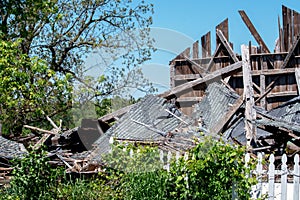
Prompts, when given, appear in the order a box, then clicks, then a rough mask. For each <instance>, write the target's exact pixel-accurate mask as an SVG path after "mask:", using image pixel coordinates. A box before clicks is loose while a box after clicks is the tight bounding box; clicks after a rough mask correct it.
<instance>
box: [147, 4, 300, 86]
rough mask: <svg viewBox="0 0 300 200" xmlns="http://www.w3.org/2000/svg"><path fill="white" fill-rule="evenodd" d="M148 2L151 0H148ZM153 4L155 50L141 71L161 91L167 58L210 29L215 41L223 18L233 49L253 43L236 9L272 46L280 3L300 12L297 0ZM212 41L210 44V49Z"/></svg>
mask: <svg viewBox="0 0 300 200" xmlns="http://www.w3.org/2000/svg"><path fill="white" fill-rule="evenodd" d="M149 2H150V1H149ZM152 2H153V4H154V15H153V25H152V29H153V30H154V31H153V32H154V33H153V36H154V38H155V39H156V41H157V43H156V47H157V49H158V50H157V51H156V52H155V53H154V55H153V58H152V60H150V61H149V62H147V63H146V64H145V65H144V66H143V69H144V74H145V76H146V77H148V78H149V79H150V80H151V81H153V82H154V83H155V84H156V85H157V86H158V85H160V91H163V90H165V89H167V88H168V84H169V82H168V81H169V68H168V63H169V61H170V60H171V59H172V58H174V57H175V56H176V54H178V53H180V52H181V51H183V50H184V49H185V48H187V47H189V46H191V44H192V43H193V42H194V41H196V40H200V38H201V36H202V35H204V34H206V33H207V32H208V31H211V36H212V38H211V40H212V41H215V37H216V36H215V27H216V25H218V24H219V23H220V22H222V21H223V20H224V19H226V18H228V20H229V40H230V42H233V43H234V51H235V52H237V53H240V46H241V45H242V44H248V43H249V41H251V42H252V44H253V45H256V42H255V39H254V38H253V37H252V35H251V34H250V32H249V30H248V28H247V27H246V25H245V24H244V22H243V21H242V19H241V17H240V15H239V13H238V10H245V12H246V13H247V15H248V16H249V18H250V19H251V21H252V23H253V24H254V26H255V27H256V29H257V30H258V32H259V33H260V35H261V37H262V38H263V40H264V41H265V43H266V44H267V46H268V47H269V49H270V51H273V50H274V47H275V40H276V38H277V37H278V16H279V17H280V19H282V11H281V9H282V5H285V6H287V7H289V8H291V9H294V10H296V11H298V12H300V4H299V3H300V1H296V0H287V1H280V0H262V1H255V0H251V1H250V0H243V1H236V0H227V1H224V0H223V1H221V0H215V1H213V0H211V1H201V0H200V1H196V0H186V1H182V0H172V1H166V0H161V1H158V0H157V1H152ZM214 49H215V44H214V43H213V44H212V51H214Z"/></svg>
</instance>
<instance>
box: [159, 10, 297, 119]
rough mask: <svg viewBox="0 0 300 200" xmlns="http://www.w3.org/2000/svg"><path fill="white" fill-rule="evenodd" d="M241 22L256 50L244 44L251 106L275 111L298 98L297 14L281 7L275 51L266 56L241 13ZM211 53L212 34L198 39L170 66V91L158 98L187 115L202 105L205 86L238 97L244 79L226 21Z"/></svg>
mask: <svg viewBox="0 0 300 200" xmlns="http://www.w3.org/2000/svg"><path fill="white" fill-rule="evenodd" d="M239 13H240V15H241V18H242V20H243V21H244V23H245V25H246V26H247V27H248V29H249V31H250V32H251V34H252V35H253V37H254V39H255V40H256V41H257V43H258V44H259V46H258V47H256V46H252V45H251V43H250V42H249V44H247V45H248V47H247V48H248V51H247V52H248V55H247V57H249V60H248V61H247V62H248V64H249V65H250V79H251V78H252V80H251V86H252V90H253V93H254V94H253V95H254V102H255V105H257V106H261V107H262V108H264V109H266V110H270V109H272V108H275V107H277V106H279V105H281V104H282V103H284V102H286V101H288V100H290V99H292V98H294V97H295V96H298V95H299V88H300V85H299V84H300V81H299V76H300V74H299V73H300V72H299V71H300V70H299V68H300V44H299V43H300V42H299V40H300V14H299V13H298V12H296V11H294V10H291V9H289V8H287V7H285V6H282V20H283V22H282V27H281V25H280V21H278V25H279V28H278V30H279V37H278V40H277V43H276V47H275V50H274V51H273V52H271V51H270V50H269V48H268V47H267V46H266V44H265V43H264V41H263V39H262V37H261V36H260V35H259V33H258V31H257V30H256V28H255V26H254V25H253V24H252V22H251V21H250V19H249V17H248V16H247V14H246V13H245V11H239ZM215 32H216V38H217V39H216V49H215V50H214V51H213V52H211V32H208V33H206V34H205V35H203V36H202V37H201V49H202V51H201V55H202V57H201V58H199V57H198V56H199V52H200V51H199V42H198V41H196V42H195V43H194V44H193V48H192V50H191V49H190V48H187V49H186V50H185V51H183V52H182V53H181V54H180V55H178V56H177V57H176V58H175V59H173V60H172V61H170V73H171V76H170V77H171V80H170V85H171V89H170V90H169V91H167V92H165V93H163V94H161V95H160V96H162V97H165V98H170V99H171V98H176V99H177V102H178V103H179V105H180V108H181V110H182V111H183V112H184V113H185V114H188V115H189V114H191V113H192V111H193V105H194V104H196V103H197V102H199V101H201V98H202V97H203V96H204V95H205V89H206V87H207V85H208V84H209V83H210V82H212V81H221V82H223V83H224V84H225V85H226V86H227V87H228V88H230V89H232V90H234V91H236V92H237V93H238V94H239V95H241V96H243V93H244V78H245V77H244V76H245V75H244V76H243V72H242V71H243V70H242V65H243V64H244V63H245V61H243V60H242V56H241V55H239V54H237V53H236V52H234V50H233V48H232V47H233V44H232V43H231V42H230V41H229V28H228V19H226V20H224V21H223V22H221V23H220V24H218V25H217V26H216V31H215Z"/></svg>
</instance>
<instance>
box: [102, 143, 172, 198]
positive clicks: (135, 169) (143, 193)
mask: <svg viewBox="0 0 300 200" xmlns="http://www.w3.org/2000/svg"><path fill="white" fill-rule="evenodd" d="M103 161H104V162H105V163H106V165H107V167H108V169H107V170H108V175H109V176H108V179H110V180H114V181H113V182H114V183H115V185H114V187H117V189H116V194H117V195H118V197H119V198H120V197H122V198H121V199H163V198H164V185H165V180H166V177H167V176H166V175H167V173H166V171H165V170H163V166H162V163H161V161H160V158H159V151H158V149H157V148H154V147H151V146H139V147H136V146H132V145H128V146H126V147H125V146H123V145H120V144H119V145H116V146H113V149H112V152H111V153H110V154H107V155H106V156H105V157H104V158H103ZM117 180H118V181H117Z"/></svg>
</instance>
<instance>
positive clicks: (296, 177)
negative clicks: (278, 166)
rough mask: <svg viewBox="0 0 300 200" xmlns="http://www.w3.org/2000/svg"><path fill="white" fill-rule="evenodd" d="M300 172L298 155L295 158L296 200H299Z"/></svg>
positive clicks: (294, 196) (294, 193)
mask: <svg viewBox="0 0 300 200" xmlns="http://www.w3.org/2000/svg"><path fill="white" fill-rule="evenodd" d="M299 172H300V167H299V155H298V154H296V155H295V157H294V171H293V173H294V180H293V183H294V192H293V199H294V200H299V175H300V174H299Z"/></svg>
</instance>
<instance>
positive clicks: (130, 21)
mask: <svg viewBox="0 0 300 200" xmlns="http://www.w3.org/2000/svg"><path fill="white" fill-rule="evenodd" d="M0 10H1V15H2V18H1V19H0V30H1V31H2V32H3V33H4V38H5V40H13V39H15V38H22V39H23V40H22V44H21V46H22V51H23V53H24V54H28V55H29V56H32V55H35V56H38V57H39V58H42V59H45V60H46V61H47V62H48V64H49V65H50V67H51V69H53V70H54V71H56V72H62V73H64V74H65V73H71V74H72V75H73V76H75V77H76V78H77V79H79V80H82V79H81V77H80V72H81V70H82V64H83V61H84V58H85V56H86V53H90V52H91V51H92V50H93V49H95V48H105V49H106V51H109V52H110V53H111V54H110V55H111V56H112V57H113V56H118V57H119V56H120V55H119V53H120V50H121V51H122V53H123V55H122V57H124V58H126V59H125V62H126V64H127V66H128V67H129V66H131V65H135V64H138V63H141V62H142V61H144V60H146V59H148V58H149V56H150V49H151V48H150V49H149V47H151V38H149V37H148V31H149V29H148V28H149V25H151V23H152V18H151V16H150V14H151V13H152V5H148V4H146V3H145V1H141V2H139V3H136V2H133V1H132V0H122V1H121V0H89V1H83V0H71V1H70V0H48V1H43V0H17V1H10V0H8V1H1V2H0ZM136 29H138V36H139V37H136V36H137V35H136V34H137V32H135V31H134V30H136ZM133 49H135V50H137V51H138V52H132V50H133ZM115 54H118V55H115ZM136 55H138V57H136ZM112 70H114V69H112ZM115 71H119V70H115ZM111 75H114V76H117V75H119V74H117V73H115V74H113V73H111ZM110 90H111V88H110Z"/></svg>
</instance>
